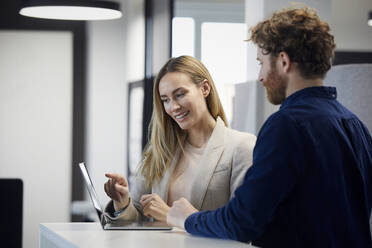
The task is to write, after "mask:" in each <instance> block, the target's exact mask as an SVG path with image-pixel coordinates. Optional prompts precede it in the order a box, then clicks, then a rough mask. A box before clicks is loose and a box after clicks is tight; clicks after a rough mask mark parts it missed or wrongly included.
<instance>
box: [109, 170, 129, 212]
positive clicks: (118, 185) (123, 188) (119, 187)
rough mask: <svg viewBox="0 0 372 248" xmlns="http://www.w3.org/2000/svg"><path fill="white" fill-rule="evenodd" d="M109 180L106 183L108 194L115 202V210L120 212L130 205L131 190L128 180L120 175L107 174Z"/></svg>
mask: <svg viewBox="0 0 372 248" xmlns="http://www.w3.org/2000/svg"><path fill="white" fill-rule="evenodd" d="M105 176H106V177H108V178H109V180H107V182H106V183H105V192H106V194H107V195H108V196H109V197H110V198H111V199H112V200H113V201H114V209H115V211H118V210H120V209H123V208H125V207H126V206H128V204H129V188H128V181H127V179H126V178H125V177H124V176H122V175H119V174H111V173H106V174H105Z"/></svg>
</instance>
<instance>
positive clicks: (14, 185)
mask: <svg viewBox="0 0 372 248" xmlns="http://www.w3.org/2000/svg"><path fill="white" fill-rule="evenodd" d="M0 195H1V198H2V199H3V201H2V202H1V204H0V213H1V218H0V242H1V247H11V248H22V223H23V214H22V213H23V182H22V180H21V179H8V178H0Z"/></svg>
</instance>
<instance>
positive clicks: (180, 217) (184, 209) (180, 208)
mask: <svg viewBox="0 0 372 248" xmlns="http://www.w3.org/2000/svg"><path fill="white" fill-rule="evenodd" d="M196 212H198V210H197V209H196V208H194V206H193V205H191V203H190V202H189V201H188V200H186V199H185V198H183V197H182V198H180V199H179V200H177V201H175V202H173V205H172V207H171V208H170V210H169V212H168V214H167V223H168V225H170V226H176V227H179V228H182V229H185V221H186V219H187V217H189V216H190V215H191V214H193V213H196Z"/></svg>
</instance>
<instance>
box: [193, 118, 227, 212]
mask: <svg viewBox="0 0 372 248" xmlns="http://www.w3.org/2000/svg"><path fill="white" fill-rule="evenodd" d="M224 128H225V125H224V123H223V121H222V120H221V119H220V118H219V117H218V118H217V123H216V127H215V128H214V130H213V132H212V135H211V137H210V138H209V141H208V143H207V146H206V147H205V150H204V154H203V156H202V158H201V160H200V162H199V165H198V166H199V168H198V171H197V174H196V177H195V179H194V182H193V185H192V188H191V199H190V203H191V204H192V205H193V206H194V207H195V208H196V209H199V210H200V208H201V207H202V204H203V201H204V197H205V194H206V192H207V189H208V185H209V182H210V180H211V179H212V176H213V173H214V171H215V169H216V166H217V164H218V161H219V160H220V157H221V155H222V152H223V150H224Z"/></svg>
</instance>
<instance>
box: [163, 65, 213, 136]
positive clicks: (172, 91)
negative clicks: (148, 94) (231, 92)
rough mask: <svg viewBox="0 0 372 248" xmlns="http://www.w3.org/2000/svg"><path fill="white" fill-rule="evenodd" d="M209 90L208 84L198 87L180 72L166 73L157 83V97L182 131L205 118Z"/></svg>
mask: <svg viewBox="0 0 372 248" xmlns="http://www.w3.org/2000/svg"><path fill="white" fill-rule="evenodd" d="M205 84H207V85H205ZM209 90H210V88H209V84H208V83H206V82H204V84H203V85H201V86H198V85H196V84H195V83H194V82H192V81H191V79H190V77H189V76H188V75H186V74H184V73H181V72H168V73H167V74H165V75H164V76H163V77H162V79H161V80H160V82H159V95H160V99H161V101H162V103H163V106H164V109H165V112H166V113H167V114H168V115H169V116H170V117H172V119H173V120H175V121H176V122H177V124H178V125H179V126H180V128H181V129H183V130H189V129H191V128H193V127H195V126H197V125H198V124H200V123H201V121H202V119H203V117H205V116H207V115H206V114H207V113H208V108H207V104H206V100H205V97H207V96H208V94H209Z"/></svg>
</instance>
